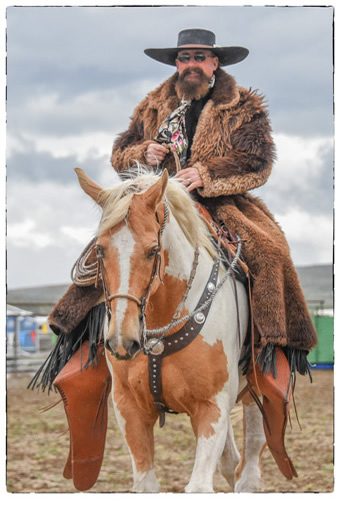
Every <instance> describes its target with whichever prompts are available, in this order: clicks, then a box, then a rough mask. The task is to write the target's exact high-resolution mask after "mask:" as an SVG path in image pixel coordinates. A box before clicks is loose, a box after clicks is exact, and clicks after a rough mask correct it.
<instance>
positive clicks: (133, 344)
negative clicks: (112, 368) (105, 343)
mask: <svg viewBox="0 0 340 514" xmlns="http://www.w3.org/2000/svg"><path fill="white" fill-rule="evenodd" d="M140 349H141V348H140V344H139V343H138V341H130V343H129V346H128V350H127V352H128V354H129V355H130V357H133V356H134V355H135V354H136V353H137V352H139V351H140Z"/></svg>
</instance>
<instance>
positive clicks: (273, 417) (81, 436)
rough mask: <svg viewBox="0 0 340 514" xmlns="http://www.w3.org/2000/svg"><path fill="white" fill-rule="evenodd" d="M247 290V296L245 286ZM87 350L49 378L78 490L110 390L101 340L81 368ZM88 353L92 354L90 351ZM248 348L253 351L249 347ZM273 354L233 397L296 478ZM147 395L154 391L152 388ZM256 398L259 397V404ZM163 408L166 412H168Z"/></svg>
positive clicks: (229, 248)
mask: <svg viewBox="0 0 340 514" xmlns="http://www.w3.org/2000/svg"><path fill="white" fill-rule="evenodd" d="M197 208H198V209H199V211H200V214H201V216H202V219H203V220H204V222H205V223H206V224H207V226H208V228H209V230H210V233H211V234H212V237H213V238H214V239H215V241H216V242H217V243H218V244H219V245H220V246H221V247H222V248H224V251H225V252H226V256H229V260H231V259H230V256H231V257H232V258H235V255H236V245H237V243H238V241H237V238H236V236H233V235H232V234H230V233H229V232H228V231H227V230H226V229H224V230H223V229H222V230H221V229H220V227H219V226H218V224H217V223H216V222H215V221H214V220H213V219H212V217H211V216H210V214H209V213H208V211H207V210H206V209H205V208H204V207H203V206H202V205H200V204H197ZM238 264H239V266H238V268H237V270H236V276H235V277H234V278H236V279H238V280H241V281H242V282H243V283H248V284H250V277H249V270H248V267H247V265H246V264H245V263H244V262H243V261H242V259H239V261H238ZM248 289H249V295H250V294H251V293H250V285H249V288H248ZM250 305H251V297H250ZM252 328H253V329H254V327H252ZM90 350H91V349H90V348H89V343H88V341H86V342H84V343H83V344H82V345H81V346H80V348H79V349H78V350H77V351H76V352H75V353H74V354H73V356H72V357H71V358H70V359H69V360H68V362H67V364H66V365H65V366H64V367H63V369H62V370H61V371H60V372H59V374H58V375H57V377H56V378H55V380H54V382H53V385H54V386H55V387H56V389H57V390H58V392H59V393H60V395H61V397H62V400H63V403H64V408H65V412H66V416H67V421H68V425H69V431H70V449H69V455H68V459H67V462H66V465H65V469H64V477H65V478H68V479H71V478H72V479H73V483H74V486H75V488H76V489H77V490H79V491H85V490H88V489H90V488H91V487H92V486H93V485H94V483H95V482H96V480H97V477H98V474H99V472H100V468H101V465H102V460H103V454H104V448H105V439H106V430H107V401H108V396H109V393H110V390H111V375H110V373H109V370H108V367H107V364H106V360H105V356H104V347H103V344H102V343H99V336H98V344H97V355H96V359H97V364H96V365H92V366H85V367H84V364H85V363H88V357H89V353H90ZM91 351H92V352H93V349H92V350H91ZM252 351H253V352H254V351H255V346H254V345H253V346H252ZM275 355H276V364H277V365H276V367H275V369H274V368H271V369H270V370H268V369H267V370H265V371H264V370H263V367H262V368H261V365H260V363H258V362H257V363H256V364H255V360H254V358H253V362H252V364H253V365H249V366H248V370H247V374H246V378H247V386H246V388H245V389H244V390H243V391H242V392H241V393H240V395H239V397H238V401H240V400H242V398H243V396H244V395H245V394H246V393H249V394H251V395H252V397H253V398H254V400H255V401H256V403H257V404H258V406H259V408H260V410H261V412H262V414H263V424H264V430H265V434H266V439H267V444H268V447H269V449H270V451H271V453H272V455H273V457H274V459H275V461H276V463H277V465H278V467H279V469H280V471H281V472H282V474H283V475H284V476H285V477H286V478H287V479H291V478H293V476H297V473H296V470H295V468H294V465H293V463H292V461H291V459H290V458H289V457H288V454H287V452H286V449H285V446H284V435H285V429H286V425H287V419H288V415H289V404H290V399H291V395H292V381H291V371H290V366H289V363H288V360H287V358H286V356H285V354H284V352H283V351H282V349H281V348H278V347H277V348H275ZM85 368H86V369H85ZM156 382H157V384H158V387H157V394H156V396H157V402H158V405H160V406H161V409H160V410H162V408H163V404H162V399H161V376H160V375H159V377H158V378H157V381H156ZM150 390H151V389H150ZM151 393H153V391H152V390H151ZM259 396H262V398H263V400H262V402H261V400H260V399H259ZM156 407H157V403H156ZM167 412H171V411H169V410H167Z"/></svg>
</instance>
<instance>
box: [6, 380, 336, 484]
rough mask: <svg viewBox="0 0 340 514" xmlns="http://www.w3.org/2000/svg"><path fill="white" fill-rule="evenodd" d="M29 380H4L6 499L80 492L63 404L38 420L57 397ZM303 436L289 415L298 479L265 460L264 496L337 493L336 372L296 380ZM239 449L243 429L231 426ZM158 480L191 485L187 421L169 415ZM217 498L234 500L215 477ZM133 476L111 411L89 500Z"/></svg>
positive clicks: (159, 433)
mask: <svg viewBox="0 0 340 514" xmlns="http://www.w3.org/2000/svg"><path fill="white" fill-rule="evenodd" d="M29 379H30V376H29V375H19V374H17V375H10V376H8V380H7V491H8V492H12V493H23V492H45V493H46V492H48V493H61V492H62V493H67V492H75V489H74V487H73V484H72V482H71V481H68V480H65V479H64V478H63V476H62V472H63V468H64V464H65V462H66V458H67V455H68V448H69V438H68V433H65V430H66V429H67V421H66V416H65V413H64V409H63V406H62V404H61V403H60V404H58V405H57V406H56V407H54V408H53V409H51V410H49V411H47V412H45V413H40V412H39V410H40V409H41V408H42V407H44V406H46V405H49V404H50V403H53V401H56V400H57V399H58V396H57V394H54V393H52V394H50V395H49V396H48V395H47V393H41V392H40V393H38V392H36V391H28V390H27V389H26V386H27V383H28V381H29ZM295 399H296V405H297V411H298V415H299V420H300V424H301V427H302V431H301V430H300V428H299V425H298V423H297V420H296V417H295V414H294V412H292V428H291V427H289V426H288V428H287V432H286V448H287V450H288V454H289V455H290V457H291V458H292V460H293V462H294V464H295V467H296V469H297V472H298V475H299V476H298V478H295V479H293V480H291V481H288V480H286V479H285V478H284V477H283V476H282V475H281V473H280V472H279V470H278V468H277V466H276V464H275V462H274V460H273V458H272V456H271V454H270V452H269V450H268V449H266V450H265V452H264V455H263V458H262V481H261V491H262V492H331V491H333V485H334V476H333V371H330V370H315V371H314V372H313V383H312V384H310V383H309V379H307V377H301V376H298V380H297V386H296V391H295ZM234 431H235V438H236V442H237V445H238V447H239V449H241V441H242V421H241V420H235V422H234ZM155 442H156V451H155V456H156V464H155V465H156V473H157V477H158V480H159V482H160V484H161V491H162V492H174V493H182V492H184V487H185V485H186V484H187V483H188V481H189V479H190V474H191V471H192V468H193V462H194V454H195V440H194V437H193V433H192V429H191V425H190V421H189V418H188V417H187V416H185V415H177V416H173V415H167V420H166V424H165V427H164V428H162V429H160V428H159V427H158V425H157V426H156V429H155ZM214 485H215V490H216V492H231V489H230V487H229V486H228V484H227V483H226V482H225V480H224V478H223V477H222V476H221V475H220V474H219V473H216V474H215V479H214ZM131 486H132V472H131V464H130V457H129V453H128V451H127V449H126V447H125V444H124V442H123V440H122V437H121V434H120V431H119V428H118V426H117V424H116V421H115V418H114V414H113V410H112V407H111V404H109V426H108V432H107V443H106V448H105V455H104V460H103V465H102V469H101V472H100V475H99V478H98V481H97V483H96V484H95V486H94V487H93V488H92V489H91V492H120V493H124V492H129V491H130V489H131Z"/></svg>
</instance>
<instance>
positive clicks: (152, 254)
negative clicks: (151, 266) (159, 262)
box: [147, 245, 160, 259]
mask: <svg viewBox="0 0 340 514" xmlns="http://www.w3.org/2000/svg"><path fill="white" fill-rule="evenodd" d="M159 250H160V248H159V246H158V245H156V246H152V247H151V248H150V249H149V250H148V252H147V258H148V259H152V258H153V257H155V255H156V254H157V253H158V252H159Z"/></svg>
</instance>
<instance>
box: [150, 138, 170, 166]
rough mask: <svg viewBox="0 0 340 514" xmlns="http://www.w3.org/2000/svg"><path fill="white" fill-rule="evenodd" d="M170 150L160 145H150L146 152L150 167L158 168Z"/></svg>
mask: <svg viewBox="0 0 340 514" xmlns="http://www.w3.org/2000/svg"><path fill="white" fill-rule="evenodd" d="M167 153H169V149H168V148H165V147H164V146H162V145H160V144H159V143H150V144H149V146H148V147H147V149H146V152H145V161H146V164H148V165H149V166H157V165H158V164H160V163H161V162H163V161H164V157H165V156H166V154H167Z"/></svg>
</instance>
